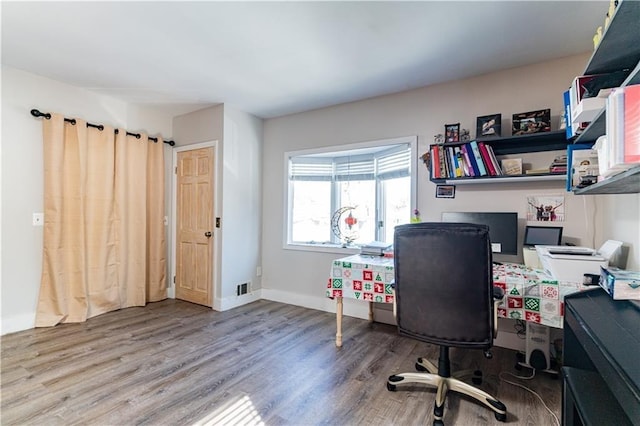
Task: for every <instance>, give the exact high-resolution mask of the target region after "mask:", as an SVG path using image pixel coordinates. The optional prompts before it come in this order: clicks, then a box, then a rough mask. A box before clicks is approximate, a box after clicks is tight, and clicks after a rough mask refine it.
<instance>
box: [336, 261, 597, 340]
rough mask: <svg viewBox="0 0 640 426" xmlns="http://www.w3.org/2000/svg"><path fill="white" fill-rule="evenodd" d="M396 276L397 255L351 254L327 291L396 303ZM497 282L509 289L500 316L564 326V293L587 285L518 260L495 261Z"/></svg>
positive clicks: (337, 264) (350, 296)
mask: <svg viewBox="0 0 640 426" xmlns="http://www.w3.org/2000/svg"><path fill="white" fill-rule="evenodd" d="M393 279H394V273H393V258H387V257H380V256H362V255H353V256H348V257H344V258H341V259H336V260H334V261H333V263H332V266H331V275H330V277H329V281H328V284H327V292H326V295H327V297H330V298H335V297H343V298H345V297H346V298H349V299H357V300H364V301H367V302H378V303H393V298H394V293H393V290H392V288H391V283H392V282H393ZM493 284H494V285H496V286H499V287H502V288H503V289H504V292H505V298H504V300H503V301H502V303H501V305H500V306H499V308H498V316H499V317H502V318H512V319H521V320H524V321H530V322H535V323H538V324H544V325H548V326H551V327H558V328H562V321H563V316H564V297H565V296H566V295H568V294H571V293H575V292H577V291H580V290H582V289H583V288H584V287H583V286H582V284H581V283H571V282H564V281H558V280H555V279H554V278H553V277H551V276H550V275H548V274H547V273H545V272H544V271H543V270H541V269H534V268H529V267H526V266H524V265H519V264H515V263H505V264H502V265H494V266H493Z"/></svg>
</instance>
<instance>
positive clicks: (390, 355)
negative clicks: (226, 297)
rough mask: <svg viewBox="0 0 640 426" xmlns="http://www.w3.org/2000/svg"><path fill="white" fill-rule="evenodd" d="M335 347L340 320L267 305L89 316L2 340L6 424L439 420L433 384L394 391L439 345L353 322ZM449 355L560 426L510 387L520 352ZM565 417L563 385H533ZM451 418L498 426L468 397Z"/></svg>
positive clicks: (511, 416) (490, 388) (516, 419)
mask: <svg viewBox="0 0 640 426" xmlns="http://www.w3.org/2000/svg"><path fill="white" fill-rule="evenodd" d="M343 330H344V344H343V347H342V348H336V347H335V345H334V338H335V316H334V315H332V314H329V313H326V312H321V311H316V310H311V309H305V308H301V307H297V306H292V305H286V304H282V303H276V302H269V301H258V302H254V303H251V304H249V305H246V306H243V307H240V308H236V309H233V310H230V311H226V312H215V311H212V310H210V309H208V308H205V307H202V306H198V305H192V304H189V303H186V302H182V301H176V300H165V301H162V302H157V303H152V304H149V305H147V306H146V307H144V308H128V309H123V310H120V311H116V312H111V313H108V314H104V315H101V316H99V317H95V318H92V319H90V320H88V321H87V322H86V323H83V324H64V325H60V326H57V327H54V328H47V329H35V330H27V331H23V332H19V333H14V334H10V335H6V336H3V337H2V338H1V340H0V344H1V345H2V349H1V353H2V358H1V361H2V366H1V377H0V378H1V405H0V410H1V412H0V424H2V425H5V426H8V425H76V424H77V425H133V424H151V425H192V424H243V425H244V424H265V425H419V424H431V422H432V421H433V416H432V411H433V401H434V397H435V392H434V391H433V390H430V389H427V388H425V387H419V386H414V387H409V386H405V387H398V391H396V392H389V391H387V390H386V386H385V383H386V379H387V377H388V376H389V375H391V374H394V373H402V372H410V371H415V370H414V363H415V360H416V358H418V357H420V356H425V357H428V358H429V359H431V360H435V359H436V358H437V348H436V347H435V346H432V345H428V344H425V343H421V342H417V341H415V340H412V339H409V338H405V337H401V336H399V335H398V334H397V333H396V329H395V327H393V326H390V325H386V324H379V323H373V324H370V323H368V322H367V321H364V320H360V319H355V318H350V317H345V318H344V324H343ZM493 354H494V357H493V359H491V360H486V359H485V358H484V357H483V355H482V352H481V351H470V350H456V349H452V350H451V359H452V364H453V365H452V368H453V369H454V371H455V370H458V369H466V368H474V369H475V368H478V367H481V368H482V370H483V373H484V377H485V379H484V382H483V384H482V385H481V386H480V387H481V388H482V389H484V390H486V391H487V392H489V393H492V394H493V395H495V396H496V397H497V398H499V399H500V400H501V401H502V402H504V403H505V404H506V406H507V409H508V416H507V424H517V425H536V426H538V425H551V424H553V419H552V417H551V416H550V415H549V414H548V413H547V412H546V410H545V409H544V408H543V406H542V404H541V403H540V401H538V400H537V398H536V397H535V396H533V395H531V394H530V393H528V392H526V391H524V390H522V389H520V388H518V387H515V386H512V385H510V384H507V383H504V382H501V381H500V380H499V378H498V374H499V372H500V371H510V372H514V373H516V371H515V369H514V368H513V367H514V365H515V352H513V351H511V350H507V349H503V348H494V349H493ZM515 381H516V382H521V383H523V384H525V385H527V386H529V387H530V388H533V389H534V390H536V391H537V392H538V393H540V394H541V396H543V398H544V399H545V401H546V402H547V404H548V405H549V406H550V407H551V409H552V410H553V411H554V412H555V413H556V415H558V414H559V412H560V395H561V390H560V386H561V384H560V381H559V380H554V379H552V378H550V377H546V376H542V375H541V376H539V377H536V378H535V379H534V380H528V381H521V380H515ZM444 421H445V424H447V425H454V424H455V425H465V426H467V425H491V424H502V423H498V422H497V421H496V420H495V418H494V416H493V414H492V412H490V411H489V410H488V409H486V408H484V407H483V406H481V405H479V404H476V403H474V402H472V401H471V400H468V399H466V397H462V396H460V395H458V394H450V395H449V397H448V398H447V402H446V405H445V416H444Z"/></svg>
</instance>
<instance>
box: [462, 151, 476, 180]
mask: <svg viewBox="0 0 640 426" xmlns="http://www.w3.org/2000/svg"><path fill="white" fill-rule="evenodd" d="M468 145H469V144H468V143H465V144H464V145H462V147H461V148H460V150H461V151H462V155H463V156H464V160H465V162H466V163H467V164H468V166H469V176H472V177H475V176H477V171H476V168H474V165H473V162H472V161H471V158H470V156H469V151H468V149H467V146H468ZM469 149H471V146H469ZM471 156H473V154H471ZM475 167H477V166H475Z"/></svg>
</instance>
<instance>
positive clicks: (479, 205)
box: [262, 54, 640, 317]
mask: <svg viewBox="0 0 640 426" xmlns="http://www.w3.org/2000/svg"><path fill="white" fill-rule="evenodd" d="M588 57H589V55H588V54H583V55H576V56H572V57H567V58H563V59H559V60H554V61H550V62H546V63H540V64H535V65H532V66H528V67H522V68H515V69H510V70H504V71H500V72H496V73H492V74H487V75H482V76H478V77H475V78H471V79H467V80H463V81H456V82H451V83H445V84H440V85H436V86H430V87H425V88H421V89H416V90H411V91H407V92H403V93H398V94H393V95H388V96H382V97H378V98H373V99H369V100H364V101H360V102H353V103H349V104H342V105H338V106H335V107H330V108H324V109H320V110H315V111H310V112H305V113H300V114H294V115H290V116H285V117H279V118H274V119H269V120H266V121H265V125H264V161H263V167H264V170H263V185H264V188H265V197H264V202H263V233H264V237H263V248H262V252H263V281H262V285H263V292H262V293H263V297H265V298H268V299H273V300H280V301H285V302H292V303H296V304H299V305H302V306H308V307H313V308H318V309H325V310H333V309H334V307H333V303H332V302H329V301H328V299H326V298H325V297H324V295H325V285H326V282H327V279H328V275H329V267H330V262H331V260H332V259H334V258H336V257H340V256H341V255H339V254H331V253H329V254H327V253H316V252H308V251H295V250H287V249H284V248H283V226H284V225H285V224H284V222H283V219H282V218H283V217H285V216H286V214H285V211H284V197H285V195H286V194H285V193H284V188H285V185H284V176H283V170H284V167H283V158H284V152H286V151H291V150H299V149H306V148H315V147H323V146H331V145H339V144H347V143H353V142H360V141H367V140H376V139H383V138H391V137H395V136H404V135H417V136H418V145H419V148H418V151H419V153H423V152H425V151H426V150H427V149H428V145H429V144H430V143H433V135H435V134H437V133H443V130H444V127H443V126H444V124H445V123H457V122H460V123H461V125H462V127H463V128H468V129H470V130H471V135H472V137H473V136H474V135H475V123H476V121H475V120H476V117H478V116H482V115H488V114H494V113H501V114H502V120H503V123H502V128H503V129H506V130H505V132H503V134H506V135H509V134H510V130H509V129H510V126H511V115H512V114H514V113H518V112H524V111H531V110H538V109H543V108H551V114H552V125H553V126H554V128H557V126H558V121H559V116H560V114H561V113H562V109H563V101H562V93H563V92H564V90H566V88H567V87H568V86H569V85H570V83H571V81H572V80H573V78H574V77H575V76H576V75H578V74H580V73H581V72H582V70H583V68H584V65H585V64H586V62H587V59H588ZM554 154H555V153H546V154H535V155H529V156H527V157H526V159H525V162H527V161H531V160H533V163H534V165H533V167H538V166H539V165H540V164H541V165H542V166H547V165H548V164H549V163H550V162H551V160H552V159H553V155H554ZM522 157H523V158H524V157H525V156H522ZM418 172H419V174H418V208H419V209H420V212H421V213H422V217H423V220H427V221H430V220H436V221H437V220H440V215H441V213H442V212H443V211H459V210H478V211H492V210H495V211H505V210H506V211H517V212H518V213H519V218H520V222H521V223H520V227H521V230H523V229H524V225H525V224H526V221H525V217H526V216H525V212H526V196H527V195H543V194H558V195H564V196H565V203H566V215H567V220H566V221H565V222H563V223H562V226H564V228H565V235H567V236H568V237H570V238H571V241H573V242H575V243H577V244H584V245H590V246H591V245H593V244H599V243H600V242H601V241H602V239H603V238H609V237H610V236H615V235H614V234H620V232H614V231H615V229H616V227H617V226H618V225H616V224H608V225H607V227H603V225H602V223H601V221H603V220H605V219H608V216H607V218H605V217H604V216H603V215H602V213H600V214H598V213H596V212H597V211H598V209H596V208H595V206H596V199H595V198H593V197H591V198H588V197H578V196H574V195H572V194H569V193H566V192H565V190H564V184H563V183H562V182H560V183H555V184H554V183H544V184H542V183H532V184H500V185H497V184H494V185H472V186H463V185H458V186H457V193H456V198H455V199H436V198H435V197H434V193H435V185H434V184H433V183H431V182H430V181H429V179H428V172H427V169H426V168H425V167H423V166H420V168H419V171H418ZM620 197H622V196H620ZM629 197H631V198H632V199H634V200H635V207H634V205H629V206H627V208H628V209H629V213H628V215H627V216H626V217H627V218H628V221H634V220H635V222H636V225H635V229H636V230H637V219H638V208H637V199H638V198H637V196H635V195H631V196H629ZM634 197H635V198H634ZM617 200H618V198H617V197H614V201H613V203H614V205H615V203H617V202H618V201H617ZM628 204H633V201H632V202H629V203H628ZM585 208H586V210H585ZM600 210H602V209H600ZM594 227H600V229H602V230H603V233H606V234H610V235H600V236H594V231H593V229H594ZM610 228H614V229H610ZM617 229H619V228H617ZM625 238H626V239H625V241H627V242H629V243H632V244H634V245H635V246H636V247H637V246H638V244H640V241H639V238H638V236H637V232H636V235H635V236H625ZM520 239H522V235H521V236H520ZM452 255H453V256H455V254H452ZM521 259H522V257H521V255H519V256H517V257H514V256H505V257H504V259H500V258H498V260H506V261H520V260H521ZM347 302H349V301H345V303H347ZM360 305H362V304H357V303H349V304H346V305H345V313H346V314H349V315H354V316H361V317H366V310H365V309H364V308H363V307H362V306H360Z"/></svg>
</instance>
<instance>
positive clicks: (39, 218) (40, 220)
mask: <svg viewBox="0 0 640 426" xmlns="http://www.w3.org/2000/svg"><path fill="white" fill-rule="evenodd" d="M33 226H44V213H34V214H33Z"/></svg>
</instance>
